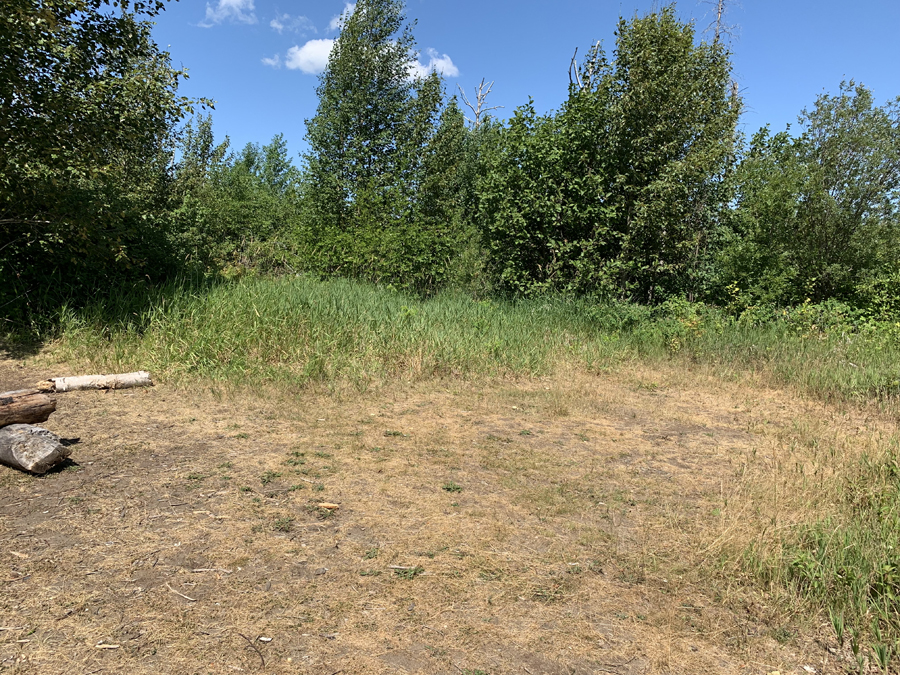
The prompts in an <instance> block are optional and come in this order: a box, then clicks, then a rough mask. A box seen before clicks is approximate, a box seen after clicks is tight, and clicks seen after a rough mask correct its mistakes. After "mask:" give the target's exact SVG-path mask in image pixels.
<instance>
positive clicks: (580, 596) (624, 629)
mask: <svg viewBox="0 0 900 675" xmlns="http://www.w3.org/2000/svg"><path fill="white" fill-rule="evenodd" d="M69 370H70V369H69V368H68V367H67V366H65V365H59V366H54V367H53V368H52V370H50V369H49V367H48V366H46V365H45V366H40V365H37V366H36V365H25V364H23V363H22V362H20V361H13V360H0V391H7V390H12V389H17V388H23V387H26V386H30V385H33V384H34V383H35V382H37V381H38V380H41V379H43V378H45V377H48V376H51V375H53V376H59V375H67V374H74V373H71V372H68V371H69ZM57 400H58V410H57V412H56V413H55V414H54V415H53V416H52V417H51V418H50V420H49V421H48V422H47V423H46V424H44V425H43V426H46V427H47V428H49V429H50V430H52V431H54V432H56V433H58V434H59V435H60V436H62V437H63V438H64V439H69V440H68V442H70V443H72V456H71V460H70V461H69V462H67V464H66V465H65V466H63V467H62V468H61V469H60V470H56V471H54V472H52V473H50V474H48V475H46V476H44V477H31V476H26V475H23V474H21V473H19V472H16V471H14V470H12V469H8V468H6V467H0V588H2V591H0V672H9V673H41V674H49V673H67V674H69V673H134V674H142V673H235V672H247V673H311V674H314V675H337V674H338V673H342V674H345V675H350V674H355V673H420V674H423V675H425V674H428V675H432V674H433V675H437V674H447V675H451V674H459V673H464V674H466V675H484V674H490V675H500V674H505V673H522V674H524V675H563V674H565V675H576V674H577V675H582V674H584V675H587V674H595V673H612V674H618V675H638V674H642V673H692V674H702V673H726V674H727V673H734V674H742V675H744V674H747V675H749V674H757V673H760V674H762V673H771V672H773V671H778V672H780V673H781V675H786V674H787V673H798V674H799V673H805V672H820V673H822V672H825V673H837V672H846V671H843V670H841V669H840V667H839V664H837V663H836V662H835V658H836V657H835V656H834V654H833V649H830V648H829V646H828V644H827V639H826V638H824V637H822V636H823V635H825V632H824V629H823V628H821V627H819V626H817V625H816V623H815V621H812V622H809V621H808V622H807V623H806V624H803V622H802V621H801V622H800V623H799V624H796V623H795V624H791V625H792V626H794V625H801V626H805V628H803V629H802V631H800V632H797V630H796V629H795V628H792V627H785V626H784V625H781V624H779V623H778V622H779V621H781V618H779V617H782V615H781V614H779V613H777V612H775V611H770V609H769V608H767V606H766V602H765V600H764V599H760V598H764V596H759V595H757V596H754V595H753V594H752V593H750V592H746V591H744V590H741V589H742V588H743V587H742V586H740V584H737V583H736V582H734V580H733V579H729V577H728V575H727V574H724V573H717V572H716V569H717V562H716V556H718V555H721V551H722V550H723V549H722V545H723V542H724V541H726V540H728V539H729V537H730V536H731V535H730V534H729V533H730V531H731V530H730V528H731V527H733V524H734V522H735V518H734V517H733V516H730V519H729V517H726V516H729V514H730V513H732V512H733V511H734V509H735V508H736V506H735V502H736V501H737V500H738V499H739V497H738V495H740V494H745V493H746V492H747V491H746V490H744V489H743V487H742V486H741V481H744V480H747V479H746V472H745V471H744V469H745V468H746V465H747V462H748V458H749V457H751V456H758V455H765V453H766V452H767V448H770V447H774V446H773V444H775V443H776V442H777V439H778V438H779V433H780V432H779V430H782V431H783V430H784V429H786V428H789V427H790V425H791V424H795V423H796V420H797V419H801V418H804V416H807V417H808V416H810V415H819V416H821V414H822V412H821V406H819V407H818V408H817V407H816V406H817V404H813V403H811V402H804V401H800V400H795V399H794V398H792V397H791V396H790V395H789V394H788V393H785V392H778V391H772V390H765V389H748V388H746V387H744V386H742V385H741V384H739V383H727V382H722V381H720V380H717V379H715V378H712V377H708V376H705V375H702V374H697V373H679V372H675V371H652V370H648V369H647V368H645V367H640V368H638V367H629V368H624V369H622V370H619V371H617V372H614V373H607V374H600V375H592V374H587V373H583V372H569V373H560V374H559V375H557V376H555V377H553V378H547V379H523V380H518V381H514V380H499V381H498V380H492V381H487V380H485V381H462V380H454V379H447V380H434V381H430V382H424V383H422V382H419V383H396V384H394V385H391V386H380V387H378V388H377V389H374V390H372V391H369V392H359V391H356V390H339V391H304V392H300V393H297V394H296V395H295V396H288V395H285V394H284V393H283V392H275V393H272V394H269V395H267V394H266V393H265V392H247V391H243V392H234V391H232V392H227V393H226V392H223V391H221V390H219V389H217V387H216V386H215V385H203V386H201V385H197V386H196V387H194V388H192V389H190V390H183V389H176V388H174V387H172V386H169V385H166V384H164V383H163V384H158V385H157V386H155V387H153V388H150V389H141V390H130V391H117V392H108V393H102V392H76V393H69V394H62V395H59V396H58V397H57ZM730 498H731V499H732V502H729V499H730ZM321 503H329V504H337V505H339V508H336V509H329V508H324V507H320V506H319V504H321ZM754 598H755V599H754Z"/></svg>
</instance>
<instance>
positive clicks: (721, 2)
mask: <svg viewBox="0 0 900 675" xmlns="http://www.w3.org/2000/svg"><path fill="white" fill-rule="evenodd" d="M704 4H707V5H711V6H712V8H713V10H712V11H713V13H714V14H715V16H716V18H715V19H714V20H713V21H712V22H711V23H710V24H709V26H707V27H706V31H704V32H709V31H712V32H713V44H717V43H718V42H719V40H720V39H721V38H722V37H723V36H725V35H727V36H728V37H730V38H734V37H735V33H736V31H737V26H736V25H732V24H727V23H725V15H726V14H727V13H728V7H729V5H736V4H738V3H737V2H736V1H735V0H704Z"/></svg>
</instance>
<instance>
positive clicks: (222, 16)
mask: <svg viewBox="0 0 900 675" xmlns="http://www.w3.org/2000/svg"><path fill="white" fill-rule="evenodd" d="M254 9H256V8H255V7H254V5H253V0H219V2H218V4H217V5H216V7H215V8H213V7H212V6H211V5H210V4H209V3H206V18H205V19H204V20H203V21H201V22H200V26H202V27H203V28H210V27H211V26H215V25H216V24H217V23H222V22H223V21H226V20H229V21H232V22H238V23H256V14H254V13H253V10H254Z"/></svg>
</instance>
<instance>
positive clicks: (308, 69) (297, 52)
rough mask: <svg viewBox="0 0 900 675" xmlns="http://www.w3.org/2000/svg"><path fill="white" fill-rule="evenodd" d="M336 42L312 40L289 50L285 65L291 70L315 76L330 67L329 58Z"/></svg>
mask: <svg viewBox="0 0 900 675" xmlns="http://www.w3.org/2000/svg"><path fill="white" fill-rule="evenodd" d="M333 46H334V40H328V39H325V40H310V41H309V42H307V43H306V44H305V45H303V46H302V47H291V48H290V49H288V53H287V56H285V59H284V65H285V66H287V67H288V68H290V69H291V70H300V71H303V72H304V73H307V74H309V75H315V74H317V73H321V72H322V71H323V70H325V66H327V65H328V56H329V55H330V54H331V48H332V47H333Z"/></svg>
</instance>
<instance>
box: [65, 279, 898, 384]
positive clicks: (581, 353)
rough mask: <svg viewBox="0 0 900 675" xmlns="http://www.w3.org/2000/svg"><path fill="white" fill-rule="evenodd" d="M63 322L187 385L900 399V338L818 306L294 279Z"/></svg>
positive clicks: (116, 360) (82, 344) (120, 361)
mask: <svg viewBox="0 0 900 675" xmlns="http://www.w3.org/2000/svg"><path fill="white" fill-rule="evenodd" d="M57 325H58V336H59V338H58V340H57V350H58V352H59V353H60V354H61V355H62V356H63V357H64V358H70V359H74V360H78V361H83V362H87V363H90V364H92V365H93V366H95V367H96V368H100V369H103V370H128V369H135V368H144V369H150V370H152V371H153V372H154V374H155V375H156V376H157V377H160V378H163V379H169V380H171V381H175V382H178V381H184V380H185V378H188V377H189V378H197V377H200V378H210V379H214V380H221V381H228V382H231V383H234V384H245V383H258V382H261V381H270V382H273V383H284V384H290V385H302V384H303V383H305V382H309V381H316V380H320V381H321V380H335V379H346V380H350V381H356V382H370V381H372V380H377V379H381V378H398V377H399V378H411V379H417V378H428V377H433V376H446V375H462V376H468V375H473V374H484V375H526V376H530V375H539V374H547V373H550V372H552V371H553V370H554V369H555V368H556V367H558V366H559V365H560V364H562V363H568V364H574V365H576V366H580V367H584V368H587V369H591V370H594V369H602V368H606V367H609V366H612V365H615V364H616V363H619V362H621V361H623V360H634V359H651V360H653V359H657V360H658V359H664V360H670V361H671V360H674V361H676V362H679V361H681V362H692V363H703V364H707V365H709V366H711V367H712V368H714V369H715V370H716V371H718V372H721V373H722V374H724V375H728V374H732V373H733V374H740V373H744V372H747V371H751V372H755V373H760V374H763V375H765V376H766V377H769V378H771V379H772V380H773V382H776V383H779V384H788V385H793V386H797V387H799V388H801V389H803V390H805V391H806V392H807V393H810V394H813V395H815V396H820V397H824V398H837V399H846V398H857V399H871V398H876V399H879V400H882V401H893V399H894V398H895V397H896V396H897V393H898V391H900V347H898V344H900V343H898V340H897V337H896V336H897V331H896V330H891V329H890V328H889V327H888V328H887V329H886V328H884V325H883V324H879V325H878V326H874V327H873V325H871V324H866V323H864V322H860V321H859V320H858V317H857V318H854V317H850V318H848V317H846V316H843V315H842V314H841V313H840V312H839V311H830V312H828V311H823V310H821V309H820V308H813V309H810V308H800V309H799V310H794V311H793V312H791V313H785V314H781V315H776V314H772V315H769V316H765V317H762V318H760V317H753V316H750V315H745V316H743V317H741V318H734V317H731V316H728V315H726V314H724V313H722V312H720V311H718V310H715V309H712V308H708V307H704V306H701V305H692V304H688V303H685V302H672V303H668V304H666V305H662V306H660V307H656V308H647V307H642V306H637V305H631V304H627V303H616V302H597V301H593V300H591V299H587V298H579V299H573V298H562V297H549V298H542V299H531V300H518V301H503V300H491V301H477V300H473V299H472V298H470V297H468V296H466V295H464V294H459V293H450V292H448V293H444V294H441V295H438V296H436V297H432V298H428V299H422V298H417V297H415V296H410V295H406V294H403V293H400V292H396V291H392V290H390V289H386V288H383V287H377V286H373V285H370V284H365V283H360V282H353V281H347V280H330V281H320V280H316V279H312V278H309V277H304V276H291V277H278V278H256V279H244V280H240V281H237V282H232V283H225V284H218V285H213V286H206V287H195V286H190V285H186V284H174V285H171V286H168V287H165V288H157V289H152V288H148V287H145V286H136V287H133V288H132V289H131V290H127V289H126V290H120V291H117V292H116V293H115V294H113V295H111V296H110V297H108V298H104V299H103V300H102V301H98V302H96V303H95V304H93V305H92V306H89V307H87V308H85V309H82V310H79V311H73V310H65V309H64V310H63V311H62V313H61V316H60V318H59V321H58V322H57Z"/></svg>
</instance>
